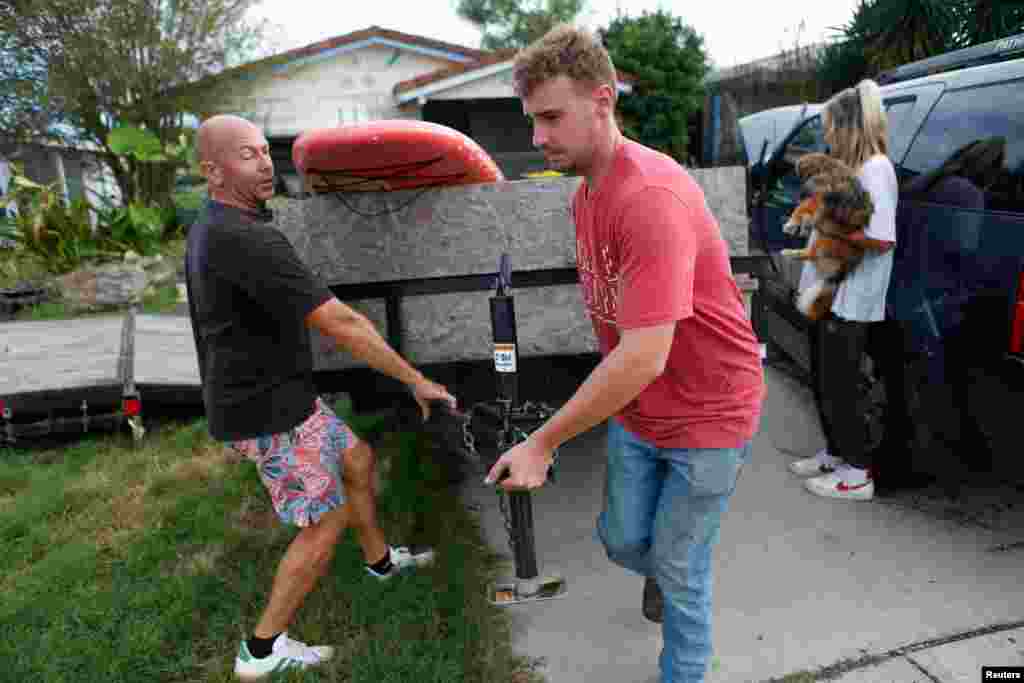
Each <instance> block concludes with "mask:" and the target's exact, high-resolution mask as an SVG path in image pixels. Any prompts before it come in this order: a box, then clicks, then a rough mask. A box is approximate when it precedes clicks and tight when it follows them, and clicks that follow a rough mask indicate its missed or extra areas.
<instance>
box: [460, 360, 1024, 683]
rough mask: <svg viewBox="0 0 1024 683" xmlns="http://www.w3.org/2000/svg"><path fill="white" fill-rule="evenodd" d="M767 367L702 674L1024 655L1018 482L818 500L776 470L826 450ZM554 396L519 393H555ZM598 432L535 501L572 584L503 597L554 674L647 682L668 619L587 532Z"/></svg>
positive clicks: (522, 645)
mask: <svg viewBox="0 0 1024 683" xmlns="http://www.w3.org/2000/svg"><path fill="white" fill-rule="evenodd" d="M767 374H768V381H769V396H768V400H767V403H766V406H765V414H764V418H763V420H762V428H761V431H760V433H759V434H758V436H757V437H756V439H755V442H754V454H753V460H752V462H751V463H750V465H749V466H748V467H746V468H745V470H744V472H743V474H742V476H741V479H740V482H739V486H738V490H737V493H736V495H735V497H734V498H733V501H732V505H731V508H730V510H729V512H728V514H727V515H726V517H725V519H724V521H723V527H722V540H721V543H720V545H719V546H718V549H717V553H716V557H715V574H714V576H715V598H714V606H715V609H714V630H715V631H714V642H715V650H716V652H715V658H714V660H713V662H712V666H711V668H710V670H709V673H708V677H707V680H708V683H740V682H762V681H770V680H780V679H782V677H784V676H787V675H788V674H795V673H797V672H817V673H818V675H819V678H817V680H825V677H824V675H823V674H829V675H830V677H831V678H832V680H840V681H843V683H866V682H871V683H884V682H886V681H893V682H897V681H898V682H899V683H913V682H915V681H919V682H920V683H936V682H939V683H953V682H958V683H959V682H960V681H965V682H971V683H973V682H974V681H979V680H981V667H982V665H989V666H991V665H1018V666H1022V665H1024V590H1022V585H1024V493H1022V492H1019V491H1014V490H1013V489H1012V488H1011V489H1009V490H1000V489H998V488H997V487H988V488H986V489H984V490H980V491H978V492H977V494H976V495H973V496H972V498H971V502H969V503H968V504H966V505H965V504H953V503H950V502H948V501H944V500H943V499H941V497H940V496H938V494H931V495H922V494H914V495H909V494H908V495H901V496H898V497H894V498H877V497H876V498H875V500H873V501H870V502H860V503H857V502H846V501H830V500H825V499H820V498H817V497H815V496H813V495H811V494H809V493H807V492H805V491H804V489H803V487H802V486H801V482H800V480H799V479H797V478H796V477H794V476H793V475H791V474H790V473H789V472H788V470H787V469H786V465H787V464H788V462H789V461H790V460H791V459H792V458H794V457H798V456H799V457H802V456H804V455H807V454H810V453H813V452H814V451H815V450H817V448H818V447H820V445H821V437H820V430H819V428H818V425H817V423H816V419H815V416H814V410H813V404H812V399H811V397H810V393H809V391H807V390H806V388H804V387H803V386H801V385H800V384H798V383H797V382H796V381H794V380H792V379H791V378H789V377H788V376H786V375H785V374H783V373H781V372H779V371H777V370H775V369H772V368H769V369H768V371H767ZM563 394H564V395H559V396H544V397H540V396H538V397H533V396H530V397H528V398H531V399H533V400H545V401H547V402H548V403H549V404H550V405H553V406H554V405H558V404H559V403H560V402H563V401H564V400H565V399H567V398H568V395H569V394H568V393H565V392H564V391H563ZM603 438H604V429H603V427H601V428H596V429H594V430H591V431H590V432H587V433H585V434H582V435H580V436H579V437H577V438H576V439H575V440H574V441H572V442H570V443H569V444H567V445H566V446H564V447H563V449H562V451H561V454H560V459H559V465H560V468H559V472H558V483H557V484H554V485H551V484H549V485H547V486H545V487H544V488H543V489H541V490H540V491H539V492H537V493H536V494H535V495H534V496H533V498H534V522H535V527H536V543H537V553H538V561H539V563H540V570H541V573H542V574H544V573H559V574H561V575H563V576H565V577H566V578H567V580H568V594H567V595H566V596H565V597H563V598H561V599H557V600H552V601H547V602H539V603H533V604H525V605H517V606H512V607H509V608H507V609H509V610H510V612H511V613H512V614H513V617H514V618H513V623H514V626H515V645H516V647H517V649H518V650H519V651H520V652H521V653H523V654H524V655H528V656H531V657H539V658H543V660H544V664H543V666H542V667H541V671H542V672H543V673H544V674H545V675H546V676H547V678H548V680H549V681H550V682H551V683H582V682H584V681H585V682H586V683H605V682H607V683H613V682H614V683H629V682H633V681H636V682H638V683H656V682H657V680H658V672H657V654H658V651H659V649H660V647H661V637H660V627H659V626H657V625H655V624H651V623H649V622H647V621H646V620H645V619H644V618H643V616H642V614H641V612H640V596H641V589H642V580H641V579H640V578H639V577H637V576H633V575H630V574H627V573H626V571H625V570H622V569H620V568H619V567H617V566H615V565H613V564H611V562H610V561H609V560H607V558H606V557H605V555H604V552H603V549H602V547H601V546H600V544H599V543H598V542H597V541H596V540H595V538H594V535H593V529H594V520H595V517H596V515H597V513H598V511H599V509H600V505H601V493H602V486H603V476H604V441H603ZM464 495H465V498H466V500H467V503H468V504H471V505H474V506H476V508H477V509H478V510H479V515H480V520H481V524H482V527H483V529H484V532H485V535H486V537H487V539H488V541H489V543H490V544H491V546H492V547H494V548H495V549H497V550H498V551H500V552H503V553H504V552H508V539H507V536H506V534H505V531H504V528H503V526H502V524H501V517H500V514H499V511H498V499H497V496H496V494H495V493H494V490H493V488H492V487H485V486H483V484H482V482H480V481H476V480H471V481H469V482H467V484H466V486H465V490H464ZM989 627H997V628H998V629H999V630H998V631H997V632H995V633H988V634H986V633H985V632H984V631H983V629H986V628H989ZM975 632H977V634H976V636H975V637H971V638H967V639H964V640H957V639H956V637H957V636H960V635H962V634H974V633H975ZM872 658H875V659H872ZM837 676H838V678H836V677H837ZM785 680H786V681H787V683H789V682H790V681H793V682H794V683H795V682H800V683H806V682H807V681H811V680H816V679H815V678H814V677H812V676H800V677H797V676H795V675H794V676H792V677H790V678H788V679H785Z"/></svg>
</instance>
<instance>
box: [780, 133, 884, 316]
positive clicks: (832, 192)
mask: <svg viewBox="0 0 1024 683" xmlns="http://www.w3.org/2000/svg"><path fill="white" fill-rule="evenodd" d="M796 170H797V173H798V174H799V175H800V177H801V178H802V179H804V182H805V185H804V188H805V192H809V193H810V195H809V196H808V197H806V198H805V199H804V200H803V201H801V202H800V204H799V205H798V206H797V207H796V210H794V211H793V214H792V215H791V216H790V217H789V220H788V221H787V222H786V224H785V225H784V226H782V230H783V232H785V233H786V234H788V235H793V236H795V237H811V236H812V234H813V239H810V240H809V242H808V246H806V247H804V248H803V249H784V250H783V251H782V252H781V253H782V255H783V256H786V257H789V258H793V259H797V260H799V261H810V262H811V263H813V264H814V266H815V269H816V270H817V272H818V275H819V276H820V278H819V279H818V280H816V281H815V282H814V284H813V285H811V286H810V287H808V288H807V289H805V290H803V291H801V292H800V294H799V296H798V298H797V309H799V310H800V312H801V313H803V314H804V315H805V316H807V317H808V318H810V319H811V320H818V319H820V318H822V317H824V316H825V315H827V314H828V312H829V311H830V310H832V302H833V300H834V299H835V296H836V292H837V291H838V289H839V284H840V283H841V282H842V281H843V279H844V278H845V277H846V276H847V275H848V274H849V273H850V272H851V271H853V269H854V268H856V267H857V266H858V265H859V264H860V262H861V260H862V259H863V258H864V248H863V247H862V246H860V245H859V244H858V243H857V242H855V241H853V240H851V239H849V237H848V236H849V235H851V234H852V233H855V232H857V231H858V230H861V229H862V228H864V227H865V226H867V224H868V222H869V221H870V220H871V214H872V213H874V204H873V203H872V201H871V197H870V196H869V195H868V193H867V191H866V190H865V189H864V187H863V186H862V185H861V183H860V181H859V180H858V179H857V173H856V172H855V171H854V170H853V169H852V168H850V167H849V166H848V165H847V164H844V163H843V162H842V161H839V160H838V159H836V158H834V157H831V156H829V155H827V154H822V153H813V154H807V155H804V156H803V157H801V158H800V160H799V161H798V162H797V164H796Z"/></svg>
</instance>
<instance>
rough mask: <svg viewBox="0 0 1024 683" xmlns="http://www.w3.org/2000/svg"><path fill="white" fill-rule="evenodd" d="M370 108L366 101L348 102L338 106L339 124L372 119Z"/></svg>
mask: <svg viewBox="0 0 1024 683" xmlns="http://www.w3.org/2000/svg"><path fill="white" fill-rule="evenodd" d="M371 118H372V117H371V116H370V108H369V107H367V106H366V103H364V102H346V103H345V104H344V105H342V106H341V107H339V108H338V125H339V126H344V125H346V124H350V123H359V122H361V121H369V120H371Z"/></svg>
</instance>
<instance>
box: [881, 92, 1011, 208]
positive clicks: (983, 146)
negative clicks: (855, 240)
mask: <svg viewBox="0 0 1024 683" xmlns="http://www.w3.org/2000/svg"><path fill="white" fill-rule="evenodd" d="M1022 100H1024V81H1014V82H1009V83H998V84H993V85H987V86H983V87H980V88H969V89H965V90H955V91H952V92H947V93H945V94H944V95H943V96H942V98H941V99H940V100H939V101H938V103H937V104H936V105H935V109H934V110H933V111H932V113H931V114H930V115H929V116H928V119H927V120H926V121H925V123H924V126H923V127H922V128H921V132H920V133H919V134H918V136H917V138H916V139H915V140H914V142H913V145H912V146H911V148H910V151H909V152H908V154H907V157H906V160H905V161H904V162H903V165H902V168H901V169H900V175H901V183H900V190H901V197H903V198H906V199H913V200H918V201H928V202H933V203H939V204H950V205H955V206H959V207H963V208H969V209H985V210H989V211H1011V212H1015V213H1024V109H1022V108H1021V106H1020V102H1021V101H1022Z"/></svg>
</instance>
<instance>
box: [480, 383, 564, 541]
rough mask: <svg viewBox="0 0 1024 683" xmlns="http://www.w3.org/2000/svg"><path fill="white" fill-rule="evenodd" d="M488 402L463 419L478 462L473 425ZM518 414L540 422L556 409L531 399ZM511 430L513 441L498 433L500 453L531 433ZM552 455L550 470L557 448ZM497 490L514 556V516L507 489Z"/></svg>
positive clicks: (514, 428) (555, 458)
mask: <svg viewBox="0 0 1024 683" xmlns="http://www.w3.org/2000/svg"><path fill="white" fill-rule="evenodd" d="M488 403H489V402H487V401H485V402H481V403H476V404H474V405H473V407H472V408H470V409H469V412H467V413H466V416H465V418H464V419H463V420H462V439H463V444H464V445H465V447H466V450H468V451H469V452H470V453H471V454H472V455H473V458H474V459H475V460H476V461H477V462H482V460H481V458H480V453H479V452H477V450H476V438H475V437H474V436H473V427H472V422H473V415H474V414H475V413H476V411H477V408H478V407H479V406H481V405H486V404H488ZM516 414H518V415H522V414H532V415H536V416H537V418H538V422H543V421H544V420H546V419H547V418H549V417H550V416H551V415H553V414H554V411H553V410H552V409H551V408H549V407H548V406H546V405H544V404H543V403H533V402H531V401H526V402H524V403H523V405H522V407H521V408H519V410H517V411H516ZM506 419H508V416H506ZM539 426H540V425H538V427H539ZM511 431H512V442H511V443H506V442H505V430H504V429H501V430H500V431H499V433H498V443H497V449H498V452H499V453H500V452H503V451H504V450H505V447H506V446H513V445H515V444H518V443H522V442H523V441H526V439H527V438H528V437H529V434H527V433H526V432H524V431H523V430H521V429H519V428H518V427H512V428H511ZM531 433H532V432H531ZM552 456H553V457H552V461H551V465H549V467H548V469H549V470H553V468H554V466H555V462H556V461H557V460H558V449H555V451H554V453H553V454H552ZM495 492H496V494H497V496H498V510H499V511H500V512H501V519H502V523H503V525H504V527H505V533H506V534H507V535H508V547H509V549H510V550H511V551H512V553H513V556H514V555H515V553H516V552H517V549H516V547H515V535H514V534H513V533H512V518H511V515H510V513H509V509H508V502H507V500H506V497H505V491H504V490H503V489H502V488H501V487H500V486H499V487H496V488H495Z"/></svg>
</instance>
